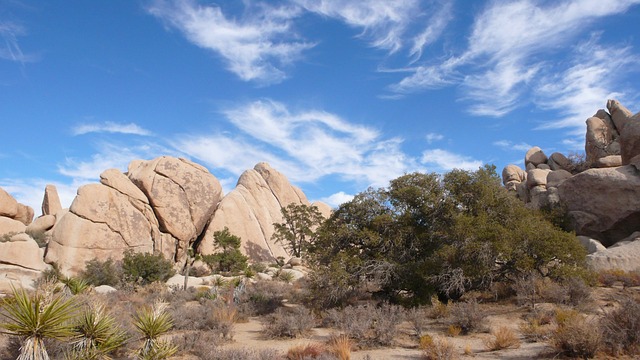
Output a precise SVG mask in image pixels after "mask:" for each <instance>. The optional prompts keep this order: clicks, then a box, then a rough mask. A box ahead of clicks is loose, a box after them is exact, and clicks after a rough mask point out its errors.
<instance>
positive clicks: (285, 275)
mask: <svg viewBox="0 0 640 360" xmlns="http://www.w3.org/2000/svg"><path fill="white" fill-rule="evenodd" d="M295 278H296V276H295V274H294V273H293V272H291V271H289V270H286V269H278V271H276V272H275V273H274V274H273V279H274V280H278V281H282V282H284V283H287V284H291V283H292V282H293V280H295Z"/></svg>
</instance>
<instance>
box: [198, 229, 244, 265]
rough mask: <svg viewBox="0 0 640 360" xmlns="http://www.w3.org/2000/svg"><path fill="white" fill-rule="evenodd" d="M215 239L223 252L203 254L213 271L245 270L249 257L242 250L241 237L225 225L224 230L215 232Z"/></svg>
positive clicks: (218, 247) (216, 244)
mask: <svg viewBox="0 0 640 360" xmlns="http://www.w3.org/2000/svg"><path fill="white" fill-rule="evenodd" d="M213 241H214V244H215V246H216V248H217V249H219V250H221V252H219V253H216V254H211V255H203V256H202V261H204V262H205V263H206V264H207V265H208V266H209V268H211V271H222V272H233V273H238V272H244V271H245V269H246V268H247V260H248V258H247V257H246V256H245V255H243V254H242V252H240V245H241V243H242V240H241V239H240V237H238V236H235V235H233V234H231V232H230V231H229V228H227V227H226V226H225V228H224V229H223V230H219V231H216V232H214V233H213Z"/></svg>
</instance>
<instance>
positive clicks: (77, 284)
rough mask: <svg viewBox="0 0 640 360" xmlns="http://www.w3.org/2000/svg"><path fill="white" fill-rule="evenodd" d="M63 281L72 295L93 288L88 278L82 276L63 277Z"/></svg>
mask: <svg viewBox="0 0 640 360" xmlns="http://www.w3.org/2000/svg"><path fill="white" fill-rule="evenodd" d="M62 283H63V284H64V285H65V289H66V290H68V291H69V292H70V293H71V295H78V294H83V293H86V292H88V291H89V290H90V289H91V285H89V283H88V282H87V281H86V280H84V279H80V278H75V277H67V278H64V279H62Z"/></svg>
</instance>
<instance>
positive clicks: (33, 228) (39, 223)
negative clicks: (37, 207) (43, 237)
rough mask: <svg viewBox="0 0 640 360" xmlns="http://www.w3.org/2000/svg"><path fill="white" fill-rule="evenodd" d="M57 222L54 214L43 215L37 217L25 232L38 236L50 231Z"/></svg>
mask: <svg viewBox="0 0 640 360" xmlns="http://www.w3.org/2000/svg"><path fill="white" fill-rule="evenodd" d="M55 224H56V217H55V216H53V215H43V216H40V217H39V218H36V219H35V220H34V221H33V222H32V223H31V224H29V225H28V226H27V228H26V230H25V232H26V233H27V234H29V235H31V236H37V235H40V234H44V233H45V232H46V231H49V230H51V229H52V228H53V226H54V225H55Z"/></svg>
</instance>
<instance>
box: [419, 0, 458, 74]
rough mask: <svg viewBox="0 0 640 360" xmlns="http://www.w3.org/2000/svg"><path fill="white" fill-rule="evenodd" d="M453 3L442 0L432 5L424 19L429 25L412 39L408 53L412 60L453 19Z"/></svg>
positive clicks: (438, 36) (420, 55)
mask: <svg viewBox="0 0 640 360" xmlns="http://www.w3.org/2000/svg"><path fill="white" fill-rule="evenodd" d="M453 3H454V2H453V1H444V2H439V3H436V4H433V5H432V7H431V9H432V11H431V12H432V14H431V16H430V17H429V19H428V20H427V21H426V23H427V24H429V25H428V26H427V28H426V29H424V30H422V31H421V32H420V33H419V34H418V35H416V36H415V37H414V38H413V40H412V42H413V45H412V47H411V51H410V55H411V56H413V58H414V61H415V60H418V59H419V58H421V57H422V52H423V50H424V48H425V47H426V46H428V45H430V44H432V43H434V42H436V40H438V39H439V38H440V36H441V35H442V32H443V31H444V29H445V28H446V26H447V25H448V24H449V22H450V21H451V20H452V19H453V11H452V8H453Z"/></svg>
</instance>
